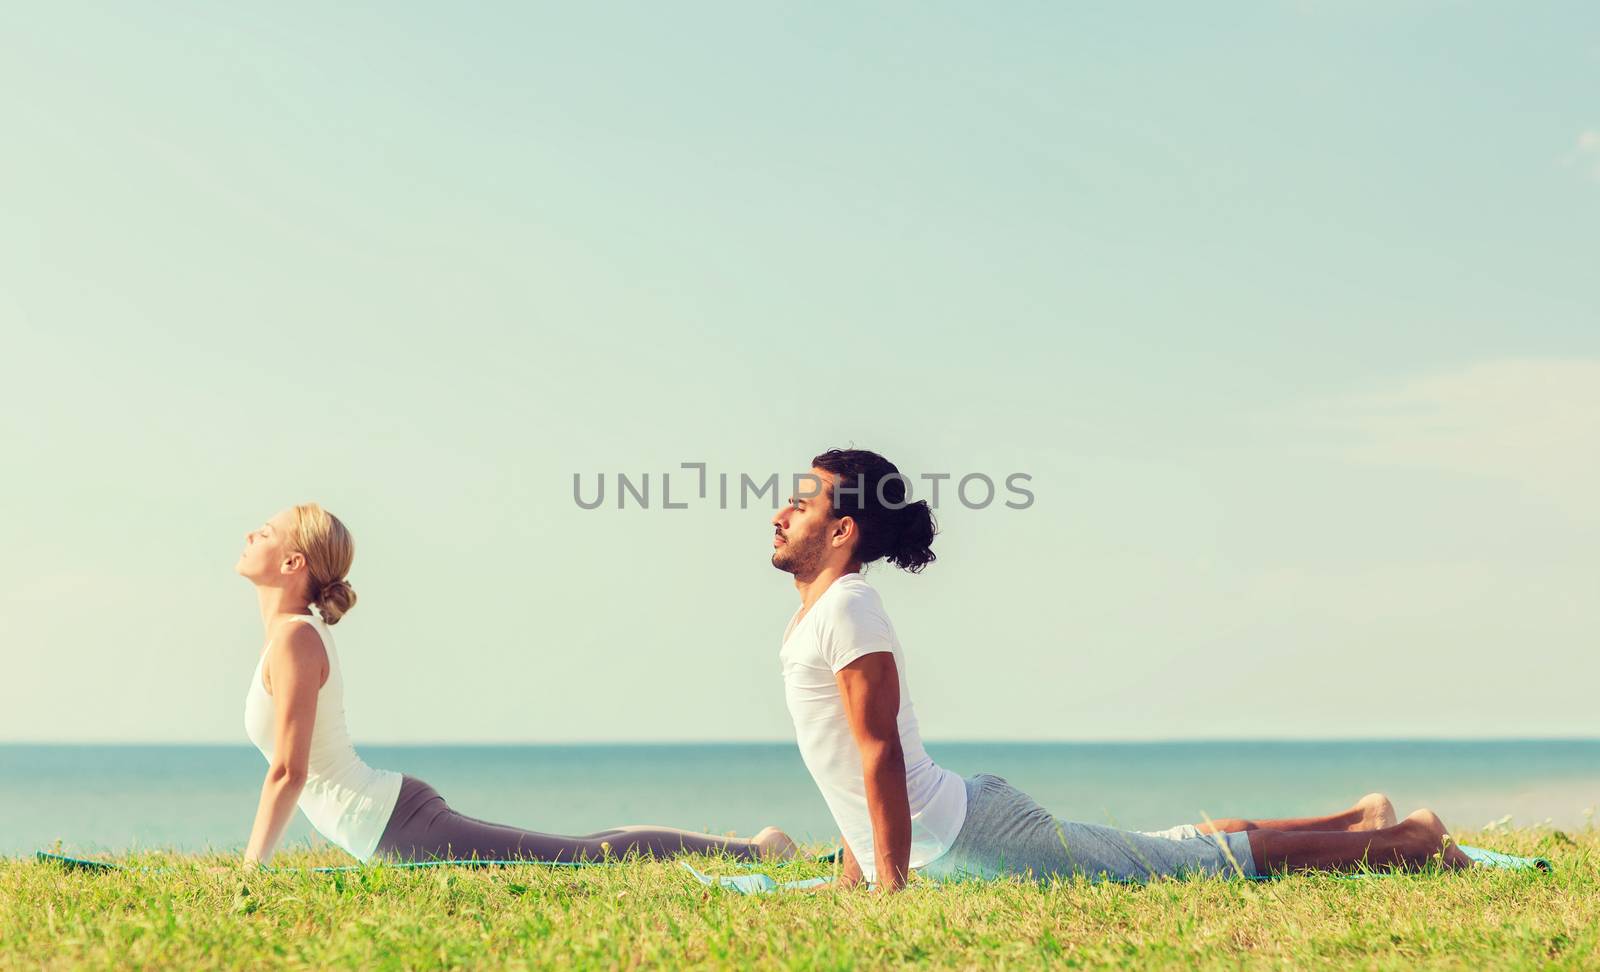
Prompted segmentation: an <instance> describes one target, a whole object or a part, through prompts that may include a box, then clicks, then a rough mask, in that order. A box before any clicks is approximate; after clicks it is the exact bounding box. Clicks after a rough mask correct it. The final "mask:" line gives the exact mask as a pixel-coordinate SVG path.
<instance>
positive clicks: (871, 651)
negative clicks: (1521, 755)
mask: <svg viewBox="0 0 1600 972" xmlns="http://www.w3.org/2000/svg"><path fill="white" fill-rule="evenodd" d="M811 466H812V468H811V473H810V477H809V481H810V482H812V483H813V484H815V486H816V487H817V488H816V489H814V490H797V492H798V493H801V494H802V495H797V496H794V497H791V498H790V501H789V505H788V506H786V507H784V508H783V509H781V510H779V511H778V513H777V515H775V516H774V517H773V518H772V526H773V529H774V533H773V538H772V547H773V551H772V565H773V566H774V567H777V568H778V569H779V570H782V571H785V572H787V573H790V574H792V575H794V583H795V588H796V589H797V590H798V591H799V592H800V608H799V610H797V611H796V612H795V614H794V617H792V618H791V619H790V620H789V626H788V628H787V629H786V630H785V631H784V637H783V647H782V650H781V652H780V655H779V657H780V659H781V661H782V666H783V680H784V692H785V696H786V698H787V701H788V705H789V713H790V715H791V716H792V717H793V719H794V724H795V734H796V739H797V741H798V743H799V747H800V755H801V757H802V758H803V759H804V760H805V764H806V768H807V769H808V770H810V772H811V776H812V778H813V779H814V780H815V781H816V784H817V787H818V788H819V789H820V790H821V791H822V796H823V798H824V799H825V800H826V801H827V804H828V809H829V810H830V811H832V813H833V818H834V821H835V822H836V823H837V824H838V826H839V830H840V833H841V834H842V835H843V837H844V860H843V865H842V867H841V870H840V874H839V877H838V879H837V881H836V882H834V883H835V885H836V886H838V887H851V886H854V885H856V884H859V883H861V882H862V881H867V882H875V883H876V884H877V886H878V888H879V889H880V890H883V891H894V890H896V889H898V888H901V887H903V886H904V885H905V882H906V877H907V875H908V873H909V871H910V870H911V869H912V868H917V869H920V870H922V872H923V873H924V875H926V876H930V877H934V878H939V879H945V878H958V877H965V876H986V877H989V876H995V875H999V874H1003V873H1022V874H1031V875H1032V876H1034V877H1037V878H1044V877H1048V876H1050V875H1053V874H1060V875H1070V874H1084V875H1087V876H1090V877H1107V878H1112V879H1120V880H1142V879H1147V878H1150V877H1154V876H1157V875H1163V874H1180V873H1184V872H1190V871H1199V872H1204V873H1210V874H1220V873H1237V874H1243V875H1247V876H1248V875H1253V874H1256V873H1266V872H1267V871H1269V870H1276V869H1287V868H1345V867H1350V866H1352V865H1354V864H1356V863H1358V862H1361V861H1369V862H1371V863H1373V864H1405V865H1420V864H1423V863H1425V862H1426V861H1428V860H1429V859H1431V858H1433V857H1434V856H1435V855H1440V854H1442V855H1443V856H1442V858H1441V860H1442V861H1443V863H1444V864H1445V865H1446V866H1450V867H1464V866H1469V865H1470V864H1471V861H1470V859H1469V858H1467V857H1466V855H1465V854H1463V853H1462V852H1461V851H1460V850H1458V849H1457V848H1456V847H1455V846H1454V845H1453V844H1452V843H1451V842H1450V840H1449V837H1448V835H1447V834H1446V832H1445V827H1444V824H1443V823H1442V822H1441V821H1440V820H1439V818H1438V816H1436V815H1435V814H1434V813H1433V812H1432V811H1428V810H1419V811H1417V812H1416V813H1414V814H1412V815H1411V816H1409V817H1407V818H1406V819H1405V820H1404V821H1401V822H1399V823H1396V822H1395V818H1394V809H1393V807H1391V806H1390V804H1389V801H1388V800H1387V798H1385V797H1383V796H1382V795H1381V794H1371V795H1369V796H1368V797H1366V798H1364V799H1363V800H1362V801H1361V802H1360V803H1358V804H1357V805H1356V806H1354V807H1352V808H1350V809H1349V810H1345V811H1342V812H1341V813H1337V814H1332V815H1330V816H1327V817H1316V818H1306V819H1297V820H1260V821H1253V820H1238V819H1228V820H1218V821H1212V822H1211V823H1209V824H1205V825H1192V824H1190V825H1184V826H1181V827H1175V828H1173V829H1172V830H1170V831H1164V832H1162V833H1159V834H1152V833H1137V832H1131V831H1123V830H1117V829H1115V828H1112V827H1103V826H1099V825H1095V824H1084V823H1075V822H1071V821H1061V820H1057V819H1056V818H1054V817H1052V816H1051V815H1050V814H1049V813H1048V812H1046V811H1045V810H1044V809H1043V808H1041V807H1040V806H1039V805H1038V804H1036V803H1034V802H1033V800H1031V799H1030V798H1029V797H1028V796H1027V795H1026V794H1024V793H1022V792H1020V791H1018V790H1016V789H1015V788H1013V787H1011V786H1010V785H1009V784H1008V783H1006V781H1005V780H1002V779H1000V778H998V777H995V776H989V775H986V774H980V775H978V776H974V777H972V778H970V779H966V780H963V779H962V778H961V777H959V776H957V775H956V774H954V773H952V772H950V771H948V770H945V769H943V768H941V767H939V766H938V765H937V764H936V763H934V762H933V760H932V759H931V758H929V756H928V754H927V753H926V752H925V751H924V750H923V747H922V739H921V735H920V733H919V731H918V727H917V718H916V714H915V710H914V709H913V708H912V705H911V697H910V693H909V691H908V686H907V682H906V676H905V663H904V656H903V653H902V651H901V647H900V642H899V640H898V639H897V638H896V637H895V633H894V627H893V626H892V625H891V624H890V623H889V618H888V615H887V614H885V613H884V610H883V603H882V601H881V600H880V599H879V597H878V594H877V592H876V591H875V590H873V588H872V586H871V585H869V584H868V583H867V581H866V579H865V578H864V577H863V576H862V573H861V571H862V569H863V568H864V567H866V566H867V565H868V564H871V563H874V562H875V561H878V560H887V561H888V562H889V563H891V564H893V565H894V566H896V567H900V568H901V569H904V570H907V571H911V572H912V573H916V572H918V571H921V570H922V569H923V568H924V567H926V566H927V565H928V564H930V563H932V562H933V561H934V554H933V549H932V544H933V537H934V533H935V525H934V520H933V511H932V510H931V509H930V508H929V507H928V504H927V503H926V502H922V501H917V502H910V503H908V502H906V499H907V496H906V479H905V477H904V476H902V475H901V474H900V471H899V469H897V468H896V467H895V465H894V464H893V463H891V462H889V461H888V460H887V459H885V458H883V457H882V456H880V455H878V454H876V453H873V452H868V451H865V450H861V449H845V450H840V449H835V450H830V451H828V452H824V453H823V454H822V455H820V456H817V457H815V458H814V459H812V461H811Z"/></svg>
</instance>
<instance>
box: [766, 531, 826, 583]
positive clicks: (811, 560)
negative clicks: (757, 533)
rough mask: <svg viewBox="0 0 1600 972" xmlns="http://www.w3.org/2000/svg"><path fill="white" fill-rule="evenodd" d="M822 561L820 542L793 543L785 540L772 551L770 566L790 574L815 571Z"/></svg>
mask: <svg viewBox="0 0 1600 972" xmlns="http://www.w3.org/2000/svg"><path fill="white" fill-rule="evenodd" d="M821 562H822V544H821V543H818V542H816V541H813V542H811V543H806V542H804V541H802V542H800V543H794V542H792V541H789V540H785V541H784V544H783V546H781V547H779V548H778V549H776V550H774V551H773V552H772V566H774V567H776V568H778V569H779V570H781V571H786V572H787V573H790V574H795V575H797V576H798V575H800V574H810V573H815V572H816V568H817V565H818V564H820V563H821Z"/></svg>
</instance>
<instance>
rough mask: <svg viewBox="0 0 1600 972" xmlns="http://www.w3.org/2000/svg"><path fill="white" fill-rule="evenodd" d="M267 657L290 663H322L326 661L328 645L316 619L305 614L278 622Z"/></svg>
mask: <svg viewBox="0 0 1600 972" xmlns="http://www.w3.org/2000/svg"><path fill="white" fill-rule="evenodd" d="M267 657H268V659H269V660H271V661H281V662H286V663H288V664H297V663H310V662H315V663H317V664H319V665H320V664H322V663H323V662H325V661H326V660H327V658H328V647H327V643H326V642H325V641H324V640H323V637H322V630H321V628H320V627H319V626H318V625H317V622H316V619H314V618H311V617H310V616H305V617H296V618H286V619H284V620H283V621H280V622H278V625H277V627H276V629H275V630H274V632H273V637H272V643H271V645H270V646H269V647H268V648H267Z"/></svg>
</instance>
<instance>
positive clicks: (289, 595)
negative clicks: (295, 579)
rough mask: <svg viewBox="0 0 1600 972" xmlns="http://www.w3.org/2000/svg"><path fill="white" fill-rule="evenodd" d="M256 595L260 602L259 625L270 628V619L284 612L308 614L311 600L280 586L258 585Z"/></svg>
mask: <svg viewBox="0 0 1600 972" xmlns="http://www.w3.org/2000/svg"><path fill="white" fill-rule="evenodd" d="M256 597H257V598H258V599H259V600H260V602H261V627H262V628H264V629H267V630H271V628H272V619H273V618H275V617H278V616H280V615H284V614H310V613H311V602H310V601H308V600H306V599H305V597H304V596H302V595H299V594H295V593H294V592H292V591H286V590H284V589H283V588H281V587H258V588H256Z"/></svg>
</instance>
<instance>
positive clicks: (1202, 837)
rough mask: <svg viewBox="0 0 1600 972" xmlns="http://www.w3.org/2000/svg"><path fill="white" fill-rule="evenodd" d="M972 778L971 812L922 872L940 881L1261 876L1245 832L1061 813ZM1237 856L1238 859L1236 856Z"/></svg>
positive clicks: (995, 781)
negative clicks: (1153, 828) (1142, 825)
mask: <svg viewBox="0 0 1600 972" xmlns="http://www.w3.org/2000/svg"><path fill="white" fill-rule="evenodd" d="M966 784H967V819H966V821H965V822H964V823H962V825H961V831H960V833H958V834H957V835H956V839H955V841H954V843H952V844H951V845H950V849H949V850H947V851H945V852H944V853H943V854H941V855H940V856H939V857H937V858H935V859H934V860H933V861H931V862H929V863H928V864H927V865H926V866H924V867H923V868H921V869H920V872H921V873H922V874H923V875H925V876H927V877H931V878H934V879H936V880H952V879H960V878H966V877H984V878H992V877H999V876H1000V875H1003V874H1025V875H1030V876H1032V877H1034V878H1037V879H1044V878H1048V877H1051V876H1052V875H1060V876H1063V877H1070V876H1073V875H1083V876H1085V877H1088V878H1091V879H1109V880H1114V881H1146V880H1149V879H1150V878H1153V877H1159V876H1162V875H1174V876H1176V875H1182V874H1239V873H1241V872H1242V873H1243V874H1244V875H1246V876H1250V875H1254V874H1255V872H1256V870H1255V858H1254V856H1253V855H1252V854H1251V853H1250V840H1249V837H1248V836H1247V835H1245V834H1242V833H1238V834H1202V833H1200V832H1199V831H1198V830H1195V828H1194V827H1193V826H1192V825H1189V824H1184V825H1182V826H1179V827H1174V828H1172V830H1170V831H1163V832H1161V833H1140V832H1137V831H1131V830H1118V829H1116V828H1115V827H1103V826H1100V825H1098V824H1087V823H1076V822H1073V821H1070V820H1057V819H1056V818H1055V817H1053V816H1051V815H1050V813H1049V811H1047V810H1045V809H1044V808H1043V807H1041V806H1039V805H1038V804H1037V803H1035V802H1034V801H1033V799H1032V798H1031V797H1029V796H1028V795H1027V794H1026V793H1023V792H1022V791H1021V790H1018V789H1016V788H1015V787H1013V786H1012V785H1011V784H1009V783H1007V782H1006V781H1005V780H1003V779H1001V778H1000V777H998V776H990V775H988V774H987V773H982V774H979V775H977V776H974V777H971V778H969V779H968V780H967V781H966ZM1230 855H1231V860H1230Z"/></svg>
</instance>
